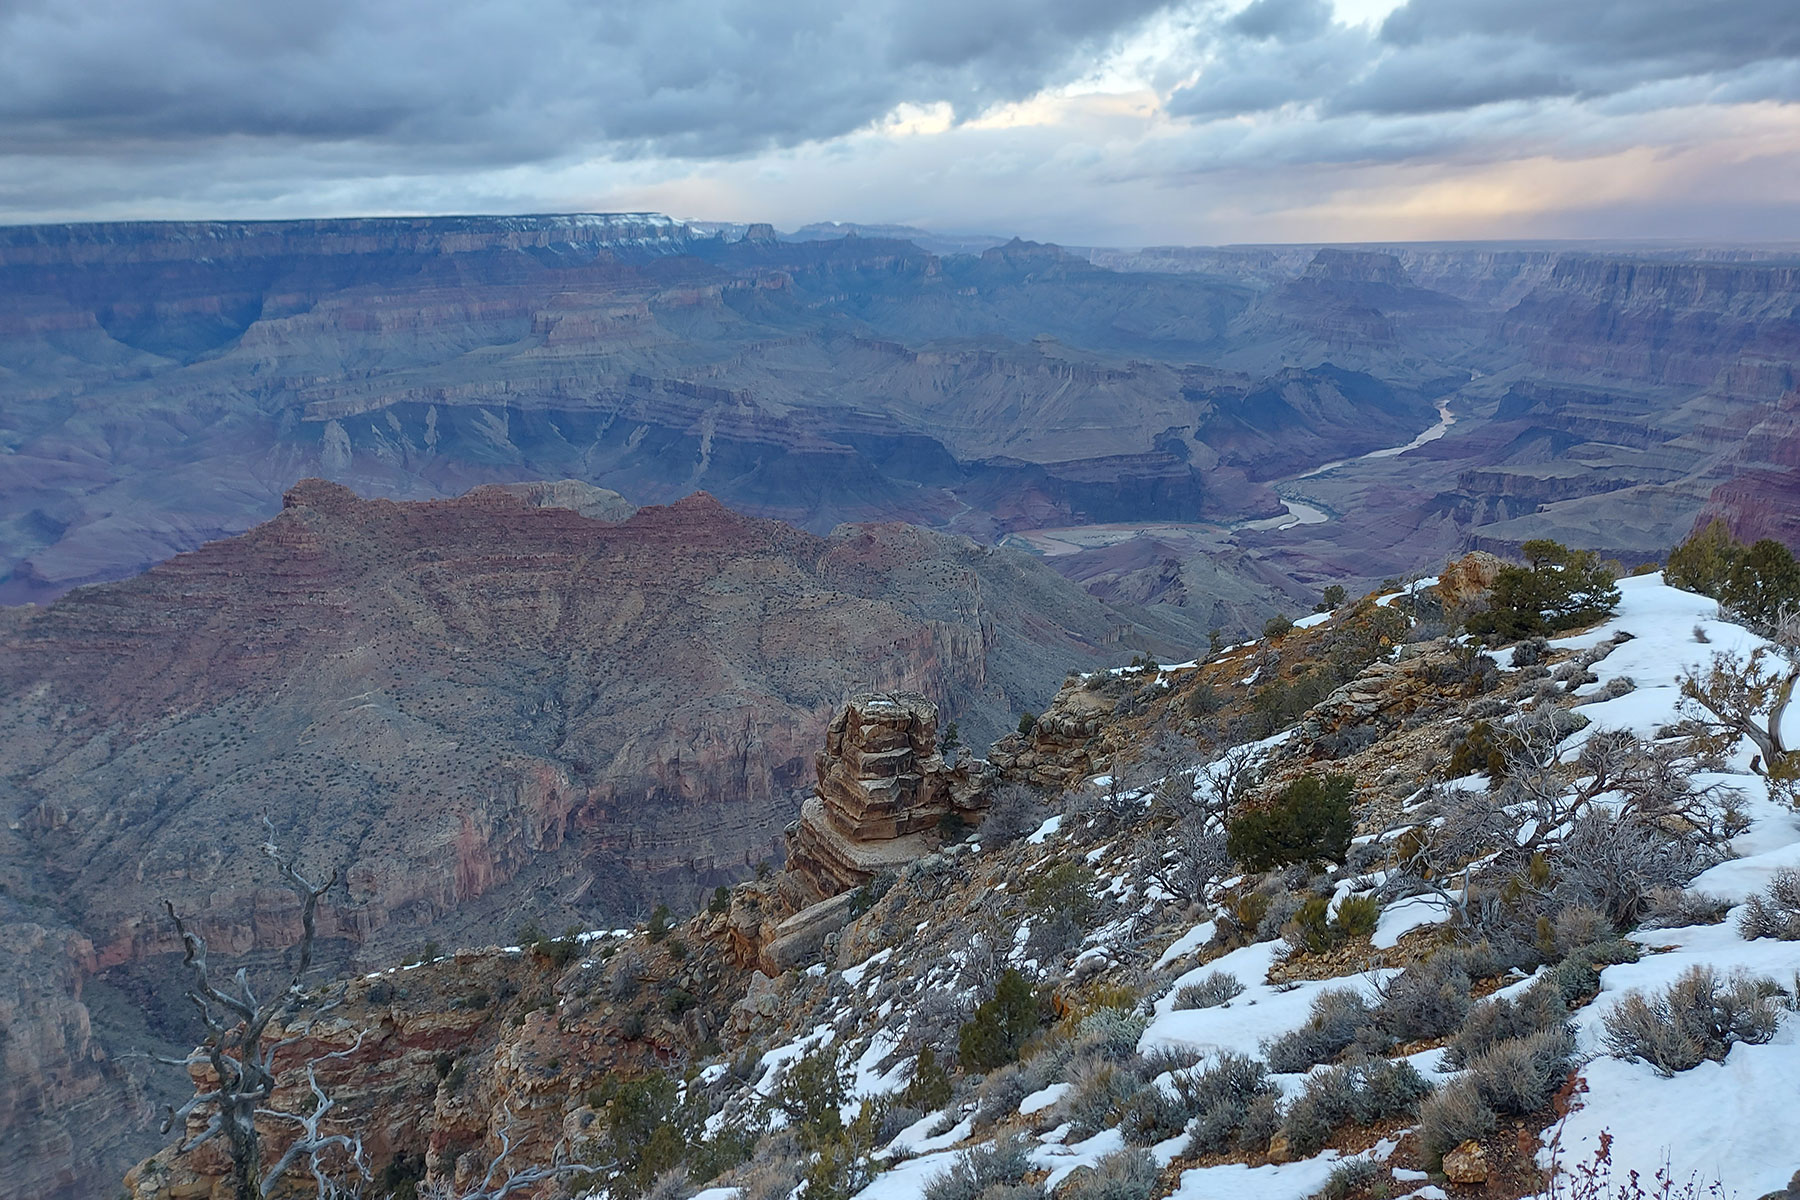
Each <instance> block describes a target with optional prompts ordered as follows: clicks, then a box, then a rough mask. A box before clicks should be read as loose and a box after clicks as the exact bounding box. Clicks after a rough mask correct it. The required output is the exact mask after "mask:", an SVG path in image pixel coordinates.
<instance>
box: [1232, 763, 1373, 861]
mask: <svg viewBox="0 0 1800 1200" xmlns="http://www.w3.org/2000/svg"><path fill="white" fill-rule="evenodd" d="M1355 793H1356V780H1355V778H1353V777H1352V776H1349V775H1326V776H1323V777H1321V776H1319V775H1314V774H1306V775H1302V776H1301V777H1300V778H1298V779H1296V780H1294V782H1292V783H1290V784H1288V785H1287V786H1286V787H1285V788H1283V789H1282V790H1281V794H1280V795H1279V796H1277V797H1276V799H1275V803H1274V804H1272V805H1270V806H1269V807H1268V808H1266V809H1262V810H1258V811H1252V812H1247V813H1245V814H1243V815H1242V816H1240V817H1238V818H1237V819H1236V820H1234V821H1232V822H1231V825H1230V827H1229V830H1228V832H1227V834H1226V839H1225V851H1226V853H1227V854H1229V855H1231V858H1232V861H1234V862H1237V863H1240V864H1241V865H1242V866H1243V867H1244V868H1245V869H1247V870H1251V871H1269V870H1273V869H1274V868H1276V867H1285V866H1288V865H1289V864H1291V863H1304V862H1319V861H1332V862H1341V861H1343V857H1344V855H1345V853H1346V852H1347V851H1348V850H1349V849H1350V834H1351V830H1352V827H1353V818H1352V798H1353V797H1354V795H1355Z"/></svg>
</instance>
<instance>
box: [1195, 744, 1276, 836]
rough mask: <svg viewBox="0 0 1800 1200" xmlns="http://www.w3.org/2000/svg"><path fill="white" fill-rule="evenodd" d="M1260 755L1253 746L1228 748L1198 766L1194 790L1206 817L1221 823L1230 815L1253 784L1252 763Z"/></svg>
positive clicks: (1253, 767) (1253, 765) (1244, 745)
mask: <svg viewBox="0 0 1800 1200" xmlns="http://www.w3.org/2000/svg"><path fill="white" fill-rule="evenodd" d="M1261 756H1262V752H1261V751H1260V750H1259V749H1258V748H1257V747H1256V746H1255V745H1253V744H1250V743H1245V744H1243V745H1238V746H1231V747H1229V748H1227V749H1226V750H1225V752H1224V753H1222V754H1220V755H1219V757H1217V758H1215V759H1213V760H1212V761H1211V762H1210V763H1207V764H1206V765H1205V766H1203V767H1201V768H1200V769H1199V771H1198V773H1197V777H1196V782H1198V783H1199V784H1200V787H1199V788H1198V789H1197V790H1198V791H1199V792H1200V794H1201V800H1200V803H1201V804H1202V805H1204V807H1205V810H1206V813H1207V815H1208V816H1209V817H1211V818H1213V819H1214V820H1216V821H1218V822H1219V823H1221V824H1223V823H1224V822H1225V820H1226V819H1227V818H1229V817H1230V815H1231V807H1232V805H1233V804H1235V803H1236V802H1237V801H1238V799H1239V798H1241V797H1242V795H1243V793H1244V792H1245V791H1246V790H1248V789H1249V788H1250V787H1251V786H1252V785H1254V784H1255V782H1256V763H1257V760H1258V759H1259V758H1261Z"/></svg>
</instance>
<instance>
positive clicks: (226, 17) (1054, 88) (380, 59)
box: [0, 0, 1800, 243]
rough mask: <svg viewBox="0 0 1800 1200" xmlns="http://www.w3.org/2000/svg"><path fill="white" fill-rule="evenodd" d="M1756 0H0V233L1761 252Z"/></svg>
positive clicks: (1794, 69)
mask: <svg viewBox="0 0 1800 1200" xmlns="http://www.w3.org/2000/svg"><path fill="white" fill-rule="evenodd" d="M1787 7H1788V6H1787V5H1786V4H1785V3H1777V2H1774V0H1409V2H1408V3H1406V4H1404V5H1401V6H1399V7H1391V0H1336V2H1335V3H1333V2H1332V0H1252V2H1251V3H1249V4H1248V5H1246V4H1244V3H1242V0H1225V2H1221V3H1209V2H1206V0H1197V2H1193V0H1190V2H1188V3H1180V4H1170V3H1166V2H1162V0H831V2H828V0H780V2H778V3H768V2H766V0H610V2H608V3H605V4H595V3H592V2H591V0H534V2H533V3H530V4H523V3H500V2H497V0H432V2H429V3H426V2H420V0H306V2H305V3H297V2H294V0H263V2H262V3H259V4H255V5H246V4H243V3H241V2H228V0H135V2H134V0H0V219H11V220H63V219H88V218H96V217H112V216H131V217H154V216H184V217H185V216H202V215H215V216H236V217H256V216H288V215H302V214H305V215H320V214H332V213H352V212H396V211H404V212H434V211H439V212H441V211H497V210H504V211H520V210H553V209H570V208H612V207H638V206H645V207H650V206H654V207H661V208H665V209H671V210H674V211H675V212H677V213H678V214H680V215H689V216H702V217H717V218H736V219H772V220H775V221H776V222H777V223H782V224H788V225H794V224H799V223H802V222H804V221H807V220H814V219H820V218H838V219H849V220H863V221H892V220H899V221H913V222H920V223H931V224H936V225H939V226H951V227H955V228H957V229H965V230H977V229H979V230H995V231H999V232H1003V233H1010V232H1023V233H1026V234H1028V235H1035V236H1041V237H1050V238H1056V239H1059V240H1065V241H1089V242H1092V241H1110V242H1138V243H1146V242H1159V241H1160V242H1166V241H1181V240H1187V241H1199V240H1225V239H1228V238H1271V239H1273V238H1284V237H1286V238H1308V237H1320V238H1325V237H1331V238H1345V237H1359V236H1362V237H1371V238H1388V237H1404V236H1421V237H1436V236H1483V235H1487V236H1515V235H1523V234H1542V235H1552V236H1553V235H1558V234H1608V233H1613V234H1629V235H1648V236H1655V235H1662V236H1703V237H1724V236H1734V235H1735V236H1742V237H1746V238H1755V237H1762V238H1767V237H1774V236H1792V234H1791V230H1792V229H1793V228H1795V227H1796V226H1795V225H1794V224H1793V222H1792V217H1793V216H1794V215H1795V212H1796V210H1797V209H1800V180H1797V175H1800V172H1797V171H1796V164H1797V163H1800V21H1795V20H1793V19H1792V14H1791V13H1788V12H1786V11H1784V10H1785V9H1786V8H1787Z"/></svg>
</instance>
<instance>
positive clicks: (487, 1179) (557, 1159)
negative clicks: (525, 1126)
mask: <svg viewBox="0 0 1800 1200" xmlns="http://www.w3.org/2000/svg"><path fill="white" fill-rule="evenodd" d="M500 1113H501V1117H502V1121H501V1125H500V1152H499V1153H498V1154H496V1155H494V1157H493V1160H492V1161H491V1162H489V1163H488V1166H487V1171H486V1172H485V1173H484V1174H483V1175H482V1177H481V1182H480V1183H478V1184H476V1185H475V1187H474V1188H473V1189H472V1190H470V1191H467V1192H458V1191H455V1190H454V1189H453V1188H450V1187H446V1186H444V1185H442V1184H439V1185H437V1186H434V1187H428V1188H425V1189H422V1190H421V1191H420V1192H419V1195H420V1197H421V1200H505V1198H506V1197H507V1196H510V1195H512V1194H513V1193H515V1192H523V1191H527V1190H529V1189H531V1188H535V1187H537V1186H538V1185H539V1184H541V1183H548V1182H549V1181H551V1180H554V1179H567V1178H568V1177H569V1176H571V1175H581V1174H587V1173H589V1172H594V1171H605V1170H607V1169H609V1167H611V1166H612V1165H614V1164H610V1163H584V1162H576V1161H574V1160H572V1159H570V1158H569V1156H568V1144H567V1142H564V1141H559V1142H557V1143H556V1146H555V1148H554V1149H553V1150H552V1151H551V1152H550V1162H549V1163H548V1164H544V1165H540V1166H533V1167H521V1168H519V1169H517V1170H511V1171H508V1172H507V1173H506V1174H501V1170H502V1168H503V1167H505V1166H506V1160H507V1159H508V1158H509V1157H511V1156H512V1152H513V1150H514V1148H515V1146H516V1143H515V1141H514V1139H513V1115H512V1112H511V1110H510V1109H506V1108H502V1109H501V1110H500Z"/></svg>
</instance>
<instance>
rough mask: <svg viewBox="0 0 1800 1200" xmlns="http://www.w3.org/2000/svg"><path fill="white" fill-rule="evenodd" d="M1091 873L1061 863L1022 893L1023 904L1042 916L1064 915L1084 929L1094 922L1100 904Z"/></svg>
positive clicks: (1078, 866)
mask: <svg viewBox="0 0 1800 1200" xmlns="http://www.w3.org/2000/svg"><path fill="white" fill-rule="evenodd" d="M1094 884H1095V878H1094V873H1093V872H1092V871H1091V870H1089V869H1088V868H1087V867H1085V866H1083V865H1082V864H1080V863H1073V862H1060V863H1057V864H1056V865H1055V866H1054V867H1051V868H1050V869H1049V870H1048V871H1045V872H1044V873H1043V874H1042V875H1039V876H1038V877H1037V878H1036V879H1034V880H1032V881H1031V884H1030V885H1029V886H1028V887H1027V888H1026V889H1025V902H1026V903H1027V904H1029V905H1030V906H1031V909H1032V911H1033V912H1035V913H1038V914H1040V915H1043V916H1049V915H1051V914H1053V913H1063V914H1065V915H1067V916H1068V917H1069V918H1070V919H1071V920H1072V921H1074V922H1075V924H1076V925H1078V926H1080V927H1082V928H1083V929H1085V928H1086V927H1087V926H1088V924H1089V922H1091V921H1092V920H1093V919H1094V913H1095V911H1096V910H1097V909H1098V908H1099V901H1098V900H1096V899H1095V898H1094Z"/></svg>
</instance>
